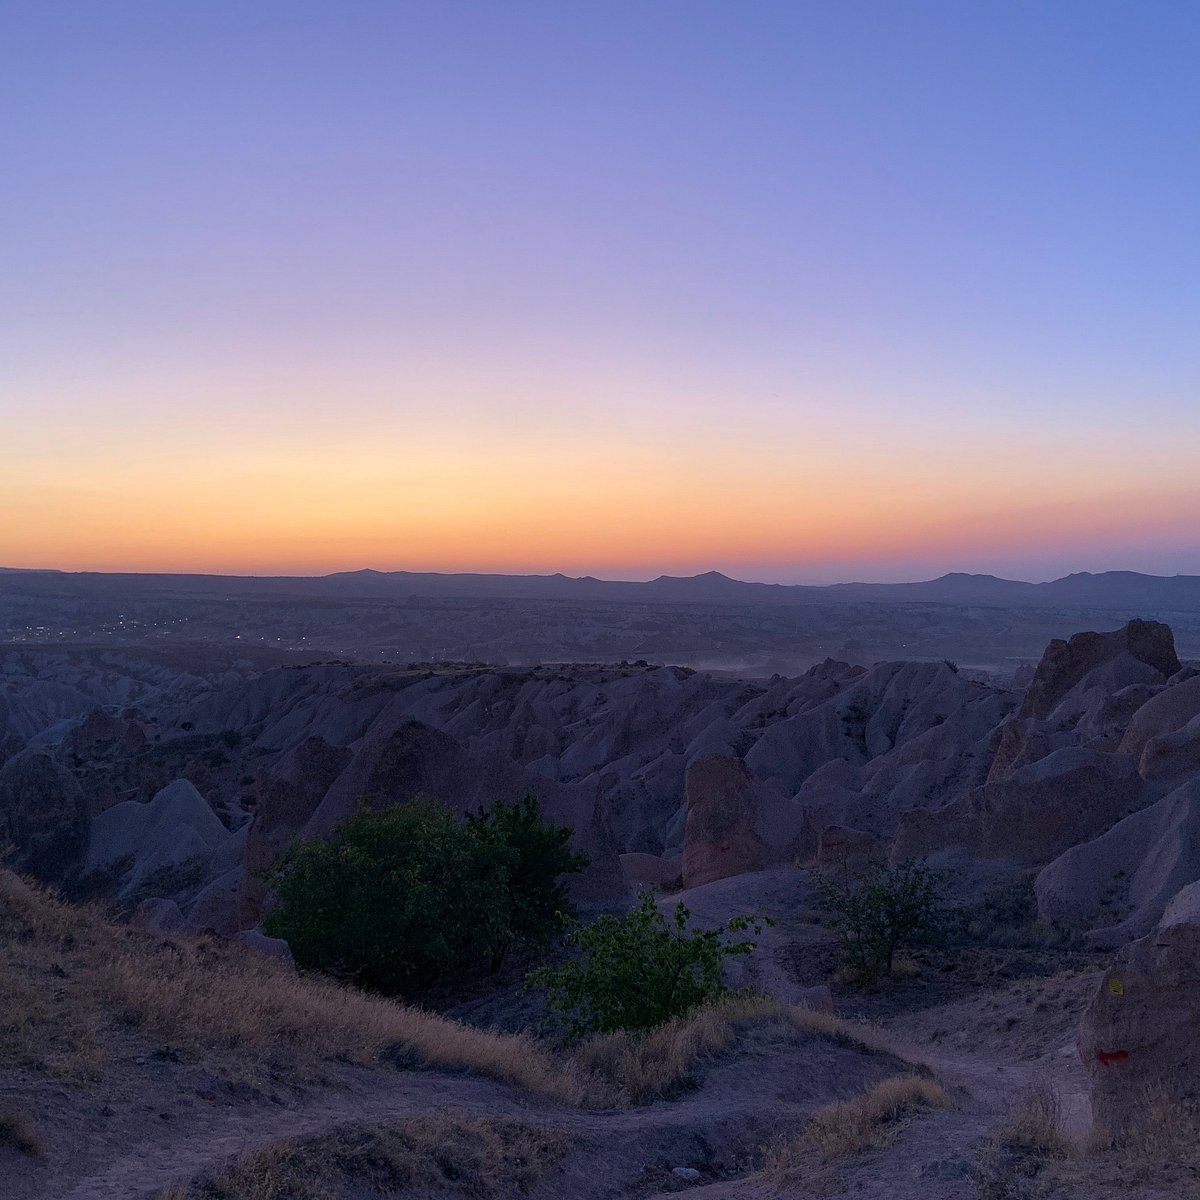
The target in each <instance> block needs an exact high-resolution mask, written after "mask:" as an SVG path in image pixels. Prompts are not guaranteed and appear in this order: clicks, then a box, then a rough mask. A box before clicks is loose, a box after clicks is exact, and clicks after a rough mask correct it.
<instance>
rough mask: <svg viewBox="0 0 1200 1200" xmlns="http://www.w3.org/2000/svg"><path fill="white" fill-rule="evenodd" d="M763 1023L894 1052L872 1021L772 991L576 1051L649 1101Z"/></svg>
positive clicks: (689, 1079) (614, 1082) (584, 1062)
mask: <svg viewBox="0 0 1200 1200" xmlns="http://www.w3.org/2000/svg"><path fill="white" fill-rule="evenodd" d="M762 1025H774V1026H777V1027H780V1028H782V1030H784V1031H786V1032H789V1033H791V1034H794V1035H795V1036H796V1037H797V1039H798V1040H800V1039H803V1038H805V1037H821V1038H827V1039H829V1040H831V1041H834V1042H836V1043H838V1044H839V1045H843V1046H847V1047H853V1048H855V1049H858V1050H861V1051H863V1052H865V1053H884V1054H891V1053H893V1051H892V1050H891V1047H890V1046H889V1045H888V1044H887V1042H886V1040H885V1039H884V1037H883V1035H882V1034H881V1033H880V1032H879V1031H878V1030H877V1029H875V1028H874V1027H873V1026H869V1025H861V1024H856V1023H853V1022H850V1021H843V1020H841V1019H840V1018H839V1017H835V1016H833V1015H832V1014H831V1013H823V1012H814V1011H812V1010H811V1009H805V1008H792V1007H789V1006H787V1005H784V1004H780V1003H779V1001H777V1000H774V999H772V998H771V997H769V996H731V997H727V998H726V999H723V1000H719V1001H716V1002H714V1003H712V1004H708V1005H705V1006H704V1007H702V1008H700V1009H698V1010H697V1011H696V1012H694V1013H692V1014H690V1015H689V1016H687V1017H681V1018H678V1019H676V1020H674V1021H668V1022H667V1023H666V1024H665V1025H660V1026H659V1027H658V1028H657V1029H653V1030H651V1031H649V1032H648V1033H644V1034H631V1033H611V1034H605V1035H603V1036H599V1037H594V1038H591V1039H590V1040H589V1041H587V1042H584V1043H583V1045H582V1046H580V1047H579V1048H578V1050H577V1051H576V1056H575V1057H576V1062H577V1063H578V1064H579V1066H580V1068H581V1069H582V1071H583V1072H584V1073H585V1074H586V1075H588V1076H590V1077H593V1078H597V1079H600V1080H604V1081H605V1082H606V1083H608V1084H609V1085H610V1086H611V1087H613V1088H615V1089H616V1090H617V1092H618V1093H619V1094H620V1096H621V1098H622V1099H623V1100H624V1101H625V1102H627V1103H631V1104H644V1103H647V1102H648V1101H651V1100H655V1099H659V1098H661V1097H664V1096H671V1095H674V1094H676V1093H677V1092H679V1091H680V1090H681V1089H682V1088H685V1087H687V1086H689V1085H690V1084H691V1083H693V1082H694V1081H695V1072H696V1068H697V1067H698V1066H700V1065H701V1064H703V1063H704V1062H705V1061H706V1060H709V1059H711V1058H713V1057H714V1056H716V1055H718V1054H721V1053H723V1052H725V1051H727V1050H729V1049H731V1048H732V1047H733V1046H734V1045H735V1043H736V1042H737V1039H738V1037H739V1036H740V1035H741V1034H742V1033H744V1032H745V1031H746V1030H747V1029H749V1028H752V1027H754V1026H762Z"/></svg>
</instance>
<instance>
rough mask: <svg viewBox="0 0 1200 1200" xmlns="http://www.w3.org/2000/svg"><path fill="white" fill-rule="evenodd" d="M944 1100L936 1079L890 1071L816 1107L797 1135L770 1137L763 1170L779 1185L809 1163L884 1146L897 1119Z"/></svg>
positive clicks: (804, 1168)
mask: <svg viewBox="0 0 1200 1200" xmlns="http://www.w3.org/2000/svg"><path fill="white" fill-rule="evenodd" d="M945 1104H946V1093H945V1091H944V1089H943V1088H942V1085H941V1084H940V1083H938V1082H937V1081H936V1080H933V1079H928V1078H925V1077H923V1076H920V1075H890V1076H888V1078H887V1079H881V1080H880V1081H879V1082H878V1083H877V1084H875V1085H874V1087H871V1088H868V1089H867V1090H866V1091H865V1092H863V1093H862V1094H861V1095H858V1096H855V1097H854V1098H853V1099H852V1100H839V1101H837V1102H836V1103H834V1104H827V1105H825V1106H824V1107H823V1108H819V1109H818V1110H817V1111H816V1112H815V1113H813V1115H812V1117H811V1118H810V1119H809V1121H808V1124H807V1125H806V1126H805V1127H804V1129H803V1131H802V1132H801V1133H800V1134H799V1136H798V1137H794V1138H784V1137H781V1138H779V1139H777V1140H776V1141H775V1142H773V1143H772V1144H771V1145H770V1146H768V1147H767V1150H766V1152H765V1154H764V1159H765V1163H764V1175H765V1176H766V1177H767V1178H768V1179H769V1180H771V1181H773V1182H775V1183H779V1184H782V1183H784V1182H786V1181H787V1180H789V1179H791V1178H792V1177H794V1176H795V1175H796V1174H798V1173H800V1172H802V1171H805V1170H807V1169H808V1168H810V1167H812V1166H813V1165H814V1164H817V1165H820V1164H827V1163H830V1162H834V1161H836V1160H837V1159H840V1158H845V1157H847V1156H848V1155H851V1154H859V1153H861V1152H863V1151H864V1150H870V1149H874V1148H876V1147H878V1146H884V1145H887V1144H888V1143H890V1142H891V1141H892V1139H893V1138H894V1137H895V1136H896V1132H897V1130H898V1128H899V1122H900V1121H901V1119H902V1118H904V1117H906V1116H908V1115H909V1114H911V1113H913V1112H915V1111H917V1110H919V1109H922V1108H941V1107H943V1106H944V1105H945Z"/></svg>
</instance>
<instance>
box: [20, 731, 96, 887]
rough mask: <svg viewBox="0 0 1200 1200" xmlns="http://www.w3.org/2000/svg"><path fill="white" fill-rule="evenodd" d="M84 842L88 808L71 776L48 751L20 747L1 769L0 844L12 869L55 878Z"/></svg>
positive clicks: (76, 858) (72, 863)
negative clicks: (8, 852) (8, 853)
mask: <svg viewBox="0 0 1200 1200" xmlns="http://www.w3.org/2000/svg"><path fill="white" fill-rule="evenodd" d="M86 842H87V808H86V804H85V800H84V795H83V790H82V788H81V787H80V786H79V783H78V782H77V781H76V779H75V777H74V776H73V775H72V774H71V773H70V772H69V771H67V770H66V769H65V768H64V767H63V766H61V765H60V764H59V763H58V762H56V761H55V760H54V759H53V758H51V757H50V756H49V755H48V754H43V753H38V752H36V751H32V750H25V751H22V752H21V753H19V754H16V755H14V756H13V757H11V758H10V759H8V760H7V761H6V762H5V763H4V765H3V767H0V843H3V844H6V845H10V846H12V847H13V854H12V857H11V859H10V864H9V865H11V866H12V867H13V869H15V870H17V871H22V872H25V873H26V874H29V875H34V876H36V877H37V878H39V879H44V880H48V881H58V880H61V879H63V878H64V877H65V876H66V875H67V874H68V873H70V872H71V871H72V870H74V869H76V868H77V867H78V865H79V862H80V859H81V857H82V855H83V849H84V846H85V844H86Z"/></svg>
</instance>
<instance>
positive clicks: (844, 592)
mask: <svg viewBox="0 0 1200 1200" xmlns="http://www.w3.org/2000/svg"><path fill="white" fill-rule="evenodd" d="M5 593H7V594H14V593H21V594H24V595H29V594H39V595H46V596H50V595H55V596H100V595H109V596H113V597H116V596H125V595H148V594H157V595H175V596H207V597H214V598H217V597H230V598H234V597H239V596H244V597H250V596H279V597H296V598H299V597H316V598H323V599H328V600H337V599H345V600H354V599H356V598H361V599H374V600H379V599H395V600H396V601H398V602H402V601H404V600H406V599H408V598H409V597H420V598H427V599H436V598H445V599H470V600H485V599H494V600H577V601H588V602H597V601H600V602H603V601H612V602H631V601H632V602H642V603H677V604H678V603H703V604H737V605H742V604H773V605H794V604H829V603H839V602H856V603H878V604H888V603H905V604H951V605H955V606H960V607H961V606H964V605H986V606H998V607H1014V606H1022V607H1023V606H1026V605H1033V606H1037V607H1054V608H1058V607H1062V608H1100V609H1122V610H1129V611H1131V612H1140V613H1168V612H1197V611H1200V576H1198V575H1171V576H1161V575H1142V574H1139V573H1138V572H1136V571H1104V572H1101V573H1099V574H1092V573H1091V572H1089V571H1083V572H1080V573H1078V574H1075V575H1067V576H1065V577H1064V578H1062V579H1055V580H1052V581H1051V582H1049V583H1025V582H1022V581H1020V580H1014V579H1000V578H998V577H997V576H995V575H968V574H964V573H961V572H954V573H951V574H949V575H943V576H941V577H940V578H938V579H930V580H927V581H925V582H920V583H837V584H830V585H827V586H821V587H817V586H811V585H804V584H779V583H747V582H744V581H742V580H738V579H731V578H730V577H729V576H728V575H722V574H721V573H720V572H719V571H708V572H706V573H704V574H702V575H690V576H674V575H660V576H659V577H658V578H657V579H652V580H649V581H648V582H645V583H634V582H629V581H624V580H610V579H596V578H594V577H593V576H590V575H585V576H582V577H572V576H568V575H562V574H555V575H485V574H439V573H435V572H417V571H372V570H363V571H344V572H338V573H336V574H332V575H318V576H281V575H277V576H255V575H172V574H117V573H112V574H109V573H100V572H65V571H30V570H21V569H18V568H0V594H5Z"/></svg>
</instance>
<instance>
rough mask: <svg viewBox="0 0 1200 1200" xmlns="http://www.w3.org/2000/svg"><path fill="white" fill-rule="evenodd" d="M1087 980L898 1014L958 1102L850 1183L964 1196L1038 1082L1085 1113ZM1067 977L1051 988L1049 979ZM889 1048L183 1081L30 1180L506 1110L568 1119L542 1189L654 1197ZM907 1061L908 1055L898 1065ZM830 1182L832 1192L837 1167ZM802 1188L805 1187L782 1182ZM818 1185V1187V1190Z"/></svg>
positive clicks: (784, 1120)
mask: <svg viewBox="0 0 1200 1200" xmlns="http://www.w3.org/2000/svg"><path fill="white" fill-rule="evenodd" d="M1088 986H1089V985H1088V981H1086V980H1084V981H1082V982H1068V983H1067V984H1061V983H1052V984H1047V985H1042V986H1040V990H1039V987H1037V986H1034V985H1030V986H1025V985H1022V986H1021V987H1016V988H1011V989H1008V990H1001V991H998V992H996V993H991V994H987V995H983V996H978V997H976V998H974V999H971V1000H966V1001H962V1002H958V1003H955V1004H949V1005H943V1006H939V1007H936V1008H930V1009H926V1010H923V1011H921V1012H919V1013H915V1014H912V1015H911V1016H906V1017H903V1018H898V1019H896V1020H894V1021H892V1022H889V1032H890V1033H891V1035H892V1038H893V1042H894V1044H895V1046H896V1048H897V1050H898V1051H899V1052H900V1053H902V1054H903V1055H904V1056H905V1057H906V1058H909V1059H910V1060H911V1061H913V1062H923V1063H926V1064H928V1066H929V1067H931V1068H932V1069H933V1071H934V1072H935V1074H936V1075H937V1076H938V1078H939V1079H940V1080H941V1081H942V1083H943V1085H944V1086H945V1087H946V1089H947V1092H948V1093H949V1095H950V1100H951V1103H950V1105H949V1107H948V1108H947V1109H945V1110H943V1111H939V1112H935V1113H932V1114H929V1115H927V1116H924V1117H922V1118H921V1119H920V1120H918V1121H915V1122H913V1123H912V1125H911V1126H910V1127H909V1128H908V1129H906V1130H905V1132H904V1134H903V1135H902V1137H901V1138H900V1139H899V1140H898V1142H897V1144H896V1145H894V1146H893V1147H891V1148H889V1149H887V1150H885V1151H883V1152H881V1153H877V1154H872V1155H867V1156H864V1158H863V1159H862V1160H860V1161H855V1162H852V1163H849V1164H847V1165H846V1166H845V1167H844V1168H843V1169H841V1170H840V1171H839V1179H840V1181H841V1183H842V1184H843V1185H844V1187H843V1191H844V1193H852V1194H854V1195H855V1196H859V1197H863V1198H864V1200H885V1198H886V1200H910V1198H911V1200H918V1198H919V1200H965V1198H966V1197H970V1196H972V1195H973V1194H974V1188H973V1186H972V1184H971V1181H970V1170H971V1162H972V1160H973V1158H974V1155H975V1153H976V1151H977V1148H978V1145H979V1143H980V1141H981V1140H982V1139H983V1138H984V1137H985V1136H986V1134H987V1132H988V1131H989V1130H990V1129H991V1128H993V1127H994V1126H995V1125H996V1124H997V1123H998V1122H1000V1121H1001V1120H1003V1118H1004V1116H1005V1115H1006V1114H1007V1113H1008V1112H1009V1111H1010V1110H1011V1108H1012V1107H1013V1106H1014V1105H1015V1104H1016V1103H1017V1102H1018V1101H1019V1099H1020V1097H1021V1096H1022V1094H1023V1093H1024V1092H1026V1091H1027V1090H1028V1089H1029V1088H1030V1087H1031V1086H1032V1085H1033V1084H1034V1083H1035V1082H1037V1081H1046V1082H1049V1083H1050V1084H1051V1085H1052V1086H1053V1087H1054V1089H1055V1090H1056V1092H1057V1093H1058V1095H1059V1098H1060V1103H1061V1106H1062V1109H1063V1113H1064V1116H1065V1118H1066V1121H1067V1124H1068V1126H1069V1127H1071V1128H1073V1129H1074V1130H1076V1131H1081V1130H1082V1128H1084V1127H1085V1126H1086V1119H1087V1093H1086V1087H1085V1080H1084V1077H1083V1072H1082V1069H1081V1068H1080V1066H1079V1064H1078V1060H1077V1058H1076V1056H1075V1054H1074V1047H1073V1028H1074V1022H1075V1010H1076V1008H1077V1007H1078V1001H1079V998H1080V997H1081V996H1082V995H1083V994H1084V993H1085V992H1086V990H1087V987H1088ZM1055 989H1057V991H1056V990H1055ZM897 1066H898V1065H897V1063H896V1062H895V1061H888V1060H886V1059H884V1060H880V1059H878V1058H870V1057H866V1056H863V1055H862V1054H860V1053H858V1052H856V1051H853V1050H850V1049H846V1048H842V1047H837V1046H834V1045H832V1044H830V1043H828V1042H823V1041H815V1042H810V1043H807V1044H805V1045H801V1046H796V1045H795V1044H794V1043H791V1044H788V1043H785V1042H782V1041H780V1040H779V1039H778V1038H776V1039H775V1040H772V1038H771V1036H770V1035H768V1034H751V1035H749V1036H748V1038H747V1040H746V1041H745V1042H744V1043H743V1045H742V1046H741V1048H740V1051H739V1053H738V1055H737V1056H736V1057H733V1058H731V1059H729V1060H727V1061H724V1062H720V1063H717V1064H716V1065H714V1066H713V1067H712V1068H711V1069H710V1070H709V1071H708V1073H707V1075H706V1078H705V1080H704V1083H703V1085H702V1086H701V1087H700V1088H698V1089H696V1090H695V1091H692V1092H689V1093H687V1094H686V1095H685V1096H684V1097H683V1098H681V1099H679V1100H676V1101H673V1102H660V1103H658V1104H654V1105H651V1106H647V1107H643V1108H638V1109H632V1110H621V1111H610V1112H581V1111H578V1110H575V1109H571V1108H566V1107H564V1106H562V1105H559V1104H557V1103H555V1102H553V1101H550V1100H548V1099H546V1098H544V1097H539V1096H536V1095H530V1094H529V1093H526V1092H522V1091H519V1090H517V1089H515V1088H512V1087H508V1086H505V1085H503V1084H499V1083H493V1082H491V1081H488V1080H484V1079H477V1078H471V1077H465V1076H460V1077H447V1076H442V1075H438V1074H435V1073H432V1072H408V1073H404V1072H398V1073H381V1072H369V1071H352V1070H349V1069H348V1070H347V1071H345V1072H344V1073H343V1074H342V1075H341V1076H339V1078H338V1079H337V1080H336V1082H335V1084H334V1085H333V1086H328V1087H324V1088H319V1089H314V1090H312V1091H310V1092H309V1093H307V1094H305V1095H302V1096H301V1095H297V1096H292V1097H280V1096H275V1097H272V1098H270V1099H269V1100H268V1101H267V1102H265V1103H263V1102H261V1101H260V1102H259V1103H257V1104H255V1105H254V1106H252V1107H251V1106H247V1105H243V1104H225V1105H218V1104H204V1103H197V1102H196V1101H195V1100H194V1099H191V1098H187V1097H183V1096H182V1095H181V1096H177V1097H175V1099H174V1105H175V1107H174V1108H173V1109H171V1108H169V1107H167V1103H168V1102H167V1101H163V1102H162V1103H158V1104H155V1105H153V1106H148V1105H143V1106H142V1108H143V1109H144V1110H146V1111H145V1113H144V1116H142V1117H141V1118H140V1119H139V1118H136V1117H134V1118H130V1119H127V1120H126V1122H125V1124H124V1126H123V1127H121V1128H118V1129H113V1128H109V1129H106V1130H105V1131H104V1132H103V1134H98V1135H97V1136H95V1137H93V1138H91V1139H89V1140H88V1141H87V1142H86V1143H84V1144H81V1145H80V1146H79V1148H78V1152H77V1153H76V1154H74V1155H72V1156H71V1158H70V1159H69V1161H66V1162H62V1163H60V1164H59V1169H58V1170H57V1171H56V1173H55V1176H54V1177H52V1178H50V1179H47V1180H45V1185H48V1186H43V1188H42V1189H41V1190H40V1191H39V1192H38V1193H36V1194H38V1195H39V1196H43V1197H53V1198H55V1200H151V1198H153V1197H156V1196H158V1195H159V1194H160V1193H161V1192H162V1191H163V1190H165V1189H166V1188H168V1187H169V1186H171V1185H172V1184H176V1183H182V1182H185V1181H187V1180H189V1179H192V1178H194V1177H196V1176H197V1175H201V1174H204V1173H206V1172H213V1171H216V1170H219V1169H220V1167H221V1166H222V1165H223V1164H224V1163H226V1162H227V1161H229V1160H230V1159H232V1158H233V1157H235V1156H236V1155H237V1154H239V1153H241V1152H243V1151H246V1150H253V1149H256V1148H260V1147H263V1146H265V1145H267V1144H269V1143H271V1142H275V1141H279V1140H282V1139H288V1140H294V1139H298V1138H304V1137H307V1136H310V1135H313V1134H316V1133H319V1132H322V1131H326V1130H330V1129H335V1128H337V1127H339V1126H343V1125H349V1124H355V1123H364V1122H365V1123H370V1122H385V1121H393V1120H397V1119H403V1118H408V1117H418V1116H429V1115H447V1114H450V1115H463V1116H482V1117H508V1118H516V1119H520V1120H523V1121H526V1122H528V1123H530V1124H532V1125H542V1126H550V1127H554V1128H558V1129H562V1130H565V1131H567V1132H569V1133H570V1134H571V1136H572V1140H573V1143H574V1147H575V1149H574V1151H573V1153H572V1154H571V1156H570V1158H569V1161H568V1164H567V1167H566V1171H565V1175H564V1176H563V1177H556V1179H555V1181H554V1184H553V1187H550V1185H549V1183H548V1184H547V1187H548V1188H549V1190H548V1191H547V1192H546V1195H547V1196H551V1195H552V1196H555V1197H560V1196H561V1197H579V1198H580V1200H609V1198H616V1197H628V1196H631V1195H639V1196H645V1195H646V1194H647V1192H648V1191H650V1190H652V1189H653V1184H652V1183H649V1186H648V1179H647V1178H644V1171H643V1168H644V1167H646V1166H648V1165H649V1164H659V1165H661V1164H662V1163H663V1162H670V1163H672V1164H673V1165H682V1166H696V1167H698V1168H700V1169H701V1170H702V1171H704V1172H705V1174H706V1175H707V1176H708V1177H709V1178H712V1173H713V1172H714V1171H715V1172H717V1173H719V1174H721V1173H725V1174H727V1173H729V1170H730V1164H732V1163H734V1162H736V1161H737V1159H738V1157H739V1155H744V1154H745V1152H746V1151H747V1149H748V1148H749V1147H753V1146H758V1145H762V1144H763V1143H764V1142H765V1141H766V1140H768V1138H769V1137H770V1136H771V1135H772V1134H773V1133H774V1132H775V1131H777V1130H779V1129H790V1130H795V1129H798V1128H800V1127H801V1126H802V1124H803V1122H804V1119H805V1117H806V1114H807V1113H808V1112H810V1111H811V1110H812V1109H813V1108H814V1107H816V1106H817V1105H819V1104H823V1103H826V1102H828V1101H829V1100H830V1099H833V1098H846V1097H849V1096H851V1095H854V1094H855V1093H856V1092H858V1091H859V1090H861V1089H862V1088H863V1087H865V1086H868V1085H869V1084H870V1083H871V1082H872V1081H873V1080H874V1079H876V1078H879V1077H881V1076H882V1075H885V1074H889V1073H893V1072H894V1071H895V1070H897ZM901 1069H902V1068H901ZM691 1191H693V1192H694V1193H695V1194H697V1195H701V1196H705V1197H709V1198H711V1200H717V1198H718V1197H722V1196H728V1197H735V1196H736V1197H738V1198H739V1200H751V1198H752V1197H757V1196H759V1195H764V1194H765V1193H764V1192H762V1190H761V1189H760V1188H758V1187H755V1186H754V1185H752V1184H751V1183H749V1182H748V1181H745V1180H743V1181H737V1180H730V1181H728V1182H722V1183H714V1184H712V1185H710V1186H700V1187H697V1188H693V1189H691ZM822 1193H823V1194H826V1195H828V1194H834V1195H836V1194H838V1193H837V1191H836V1190H835V1191H833V1192H832V1193H831V1192H830V1190H829V1186H828V1182H826V1183H824V1184H823V1185H822ZM787 1194H788V1195H789V1196H794V1197H796V1198H797V1200H800V1198H802V1197H804V1196H805V1195H807V1194H809V1193H806V1192H804V1191H792V1192H788V1193H787ZM812 1194H816V1193H812Z"/></svg>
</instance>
